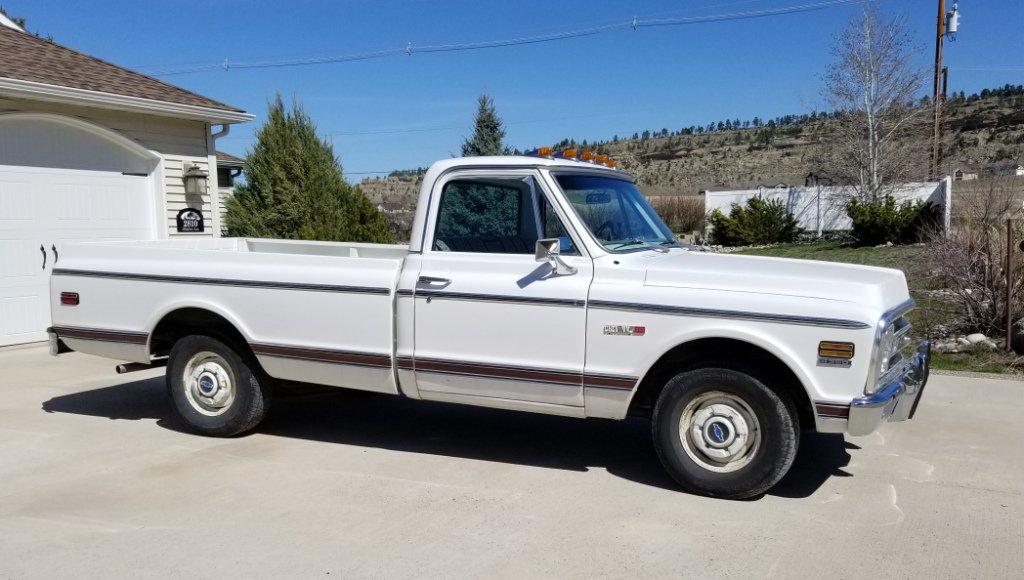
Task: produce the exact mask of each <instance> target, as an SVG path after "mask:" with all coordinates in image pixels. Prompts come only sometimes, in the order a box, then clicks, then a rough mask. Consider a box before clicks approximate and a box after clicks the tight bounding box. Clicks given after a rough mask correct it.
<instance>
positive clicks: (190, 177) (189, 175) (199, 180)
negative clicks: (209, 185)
mask: <svg viewBox="0 0 1024 580" xmlns="http://www.w3.org/2000/svg"><path fill="white" fill-rule="evenodd" d="M207 177H209V174H208V173H206V172H205V171H203V170H202V169H200V167H199V166H198V165H195V164H192V165H190V166H189V168H188V169H186V170H185V174H184V175H183V176H182V179H184V180H185V194H186V195H203V194H205V193H206V178H207Z"/></svg>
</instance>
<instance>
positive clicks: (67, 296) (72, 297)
mask: <svg viewBox="0 0 1024 580" xmlns="http://www.w3.org/2000/svg"><path fill="white" fill-rule="evenodd" d="M60 303H61V304H63V305H65V306H78V292H61V293H60Z"/></svg>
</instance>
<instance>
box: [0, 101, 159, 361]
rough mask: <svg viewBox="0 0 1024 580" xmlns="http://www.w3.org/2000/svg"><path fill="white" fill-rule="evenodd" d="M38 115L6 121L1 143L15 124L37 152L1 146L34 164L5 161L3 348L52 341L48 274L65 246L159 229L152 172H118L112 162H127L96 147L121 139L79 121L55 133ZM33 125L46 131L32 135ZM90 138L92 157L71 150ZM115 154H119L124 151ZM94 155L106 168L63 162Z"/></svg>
mask: <svg viewBox="0 0 1024 580" xmlns="http://www.w3.org/2000/svg"><path fill="white" fill-rule="evenodd" d="M34 121H35V122H34V123H18V124H8V125H6V126H5V124H4V123H3V122H2V120H0V136H2V137H0V145H3V143H2V141H7V139H6V138H8V137H11V135H12V133H11V132H10V131H11V130H12V125H14V129H17V130H18V132H19V133H22V135H23V136H25V137H26V138H28V139H29V143H30V144H32V145H33V147H32V148H31V149H34V151H35V153H36V155H34V156H32V158H31V159H26V158H25V157H26V155H25V154H26V151H25V149H22V150H21V151H19V152H12V151H11V150H10V149H7V150H6V152H5V151H4V149H3V148H2V147H0V161H7V160H12V159H14V160H17V161H18V162H20V163H25V162H26V161H30V162H31V164H27V163H26V164H20V163H19V164H8V165H5V164H0V346H3V345H10V344H19V343H25V342H34V341H40V340H45V339H46V327H47V326H49V324H50V312H49V303H48V298H47V296H48V284H49V276H50V271H51V270H52V269H53V266H54V264H55V263H58V262H59V259H60V251H61V246H62V244H64V243H66V242H73V241H88V240H132V239H152V238H153V232H154V228H153V222H154V217H153V214H154V212H153V201H152V200H153V194H152V188H151V182H150V177H149V176H148V175H146V174H142V175H138V174H136V172H135V171H127V172H123V171H111V170H110V169H111V164H114V165H124V164H123V163H122V162H120V161H117V159H116V158H110V156H96V148H97V147H101V148H110V147H117V144H116V143H112V142H111V141H110V140H108V139H103V138H100V137H96V136H95V135H84V136H83V135H80V134H74V132H75V131H76V127H74V126H69V127H57V129H60V130H66V131H71V132H72V134H71V138H68V136H67V135H63V136H62V135H60V134H59V132H58V133H56V134H55V133H54V129H55V127H53V126H52V124H50V123H47V122H46V120H42V121H40V120H38V119H36V120H34ZM34 129H36V130H39V131H41V133H40V132H39V131H37V132H34V133H33V132H32V131H33V130H34ZM26 131H29V132H30V133H29V134H27V135H26V134H25V132H26ZM83 138H84V139H86V141H87V143H86V145H88V146H89V147H90V149H91V150H90V151H89V152H88V153H86V154H85V156H84V157H85V159H86V161H83V156H81V155H80V156H78V157H77V158H76V157H75V156H74V151H68V150H67V145H69V144H72V145H77V146H81V145H83V143H81V140H82V139H83ZM89 139H91V141H89ZM42 140H46V141H49V146H48V147H42V146H41V145H43V143H40V141H42ZM8 143H9V141H8ZM23 143H24V141H23ZM5 153H6V154H5ZM114 153H116V154H117V155H116V157H120V156H122V155H123V153H124V152H123V151H121V152H117V151H115V152H114ZM69 156H70V157H69ZM104 157H107V158H106V159H104ZM90 160H91V161H93V162H94V164H95V165H98V166H100V167H101V168H102V169H96V170H89V169H79V168H75V169H69V168H67V167H60V166H61V165H65V166H66V165H77V166H80V165H83V164H88V161H90ZM47 165H51V166H49V167H48V166H47ZM52 165H56V166H57V167H54V166H52ZM133 165H134V166H133V167H129V168H128V169H135V170H137V169H138V163H134V164H133ZM125 173H128V174H125Z"/></svg>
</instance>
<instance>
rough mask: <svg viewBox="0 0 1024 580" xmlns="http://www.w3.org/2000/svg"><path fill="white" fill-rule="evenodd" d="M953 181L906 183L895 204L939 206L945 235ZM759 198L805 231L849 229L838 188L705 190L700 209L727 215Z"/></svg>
mask: <svg viewBox="0 0 1024 580" xmlns="http://www.w3.org/2000/svg"><path fill="white" fill-rule="evenodd" d="M952 188H953V181H952V180H951V179H950V178H949V177H946V178H945V179H943V180H942V181H930V182H924V183H908V184H905V185H902V186H900V187H898V188H897V189H896V191H894V192H893V197H895V198H896V200H897V201H900V202H902V201H916V200H921V201H926V202H927V201H930V202H932V203H935V204H937V205H939V206H940V207H942V215H943V225H944V228H945V231H946V233H949V216H950V198H951V195H952ZM755 196H760V197H762V198H764V199H768V200H778V201H781V202H782V203H784V204H786V209H788V210H789V211H790V213H792V214H793V215H794V216H795V217H796V218H797V220H799V222H800V227H801V228H803V229H804V230H806V231H811V232H818V233H819V234H820V233H821V232H823V231H825V232H827V231H836V230H849V229H852V228H853V223H852V222H851V221H850V217H849V216H848V215H846V200H847V199H849V197H850V189H849V188H848V187H842V186H811V187H788V188H767V187H764V188H760V189H737V190H732V191H709V192H707V193H706V194H705V200H704V209H705V211H707V212H708V213H711V212H713V211H715V210H716V209H719V210H722V213H724V214H728V213H729V210H730V209H731V207H732V204H734V203H738V204H740V205H744V204H745V203H746V202H747V200H748V199H750V198H752V197H755Z"/></svg>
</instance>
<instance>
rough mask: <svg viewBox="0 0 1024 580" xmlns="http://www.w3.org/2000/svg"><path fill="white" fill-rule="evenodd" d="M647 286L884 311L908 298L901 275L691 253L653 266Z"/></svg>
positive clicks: (832, 265)
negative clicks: (790, 298) (808, 300)
mask: <svg viewBox="0 0 1024 580" xmlns="http://www.w3.org/2000/svg"><path fill="white" fill-rule="evenodd" d="M644 285H646V286H667V287H674V288H692V289H700V290H712V291H722V292H744V293H748V294H767V295H776V296H793V297H801V298H815V299H821V300H839V301H843V302H850V303H855V304H864V305H870V306H874V307H877V308H880V309H883V310H885V309H887V308H889V307H891V306H893V305H895V304H899V303H901V302H903V301H904V300H906V299H907V297H908V296H909V293H908V291H907V280H906V277H905V276H904V275H903V272H901V271H899V270H892V269H889V268H876V267H873V266H858V265H854V264H842V263H836V262H820V261H817V260H794V259H789V258H767V257H762V256H738V255H735V254H714V253H704V252H686V251H684V252H672V253H671V254H665V255H663V257H662V258H661V259H657V260H653V261H652V262H651V263H650V264H649V265H648V267H647V271H646V277H645V281H644Z"/></svg>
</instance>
